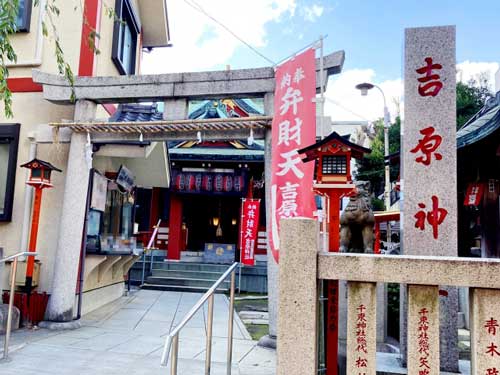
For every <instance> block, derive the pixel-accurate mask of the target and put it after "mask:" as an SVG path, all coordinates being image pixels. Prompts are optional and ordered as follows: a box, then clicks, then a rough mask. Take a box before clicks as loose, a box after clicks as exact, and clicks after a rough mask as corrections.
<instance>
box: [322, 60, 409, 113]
mask: <svg viewBox="0 0 500 375" xmlns="http://www.w3.org/2000/svg"><path fill="white" fill-rule="evenodd" d="M362 82H370V83H374V84H377V85H378V86H379V87H380V88H381V89H382V91H383V92H384V94H385V97H386V101H387V107H388V109H389V112H390V113H391V118H392V120H394V118H395V117H396V115H397V114H398V113H399V111H400V105H398V103H399V102H400V98H401V93H402V90H403V85H402V81H401V79H396V80H389V81H382V82H378V81H377V79H376V75H375V71H374V70H373V69H351V70H346V71H344V72H343V73H341V74H340V75H338V76H335V77H334V78H332V79H330V81H329V84H328V88H327V90H326V93H325V95H326V97H327V101H326V104H325V115H326V116H331V117H332V120H334V121H348V120H356V121H359V120H368V121H373V120H376V119H378V118H381V117H383V115H384V104H383V103H384V102H383V97H382V95H381V94H380V92H379V91H378V90H377V89H373V90H371V91H370V92H368V95H367V96H361V92H360V91H359V90H358V89H356V88H355V86H356V85H357V84H358V83H362ZM401 111H402V107H401Z"/></svg>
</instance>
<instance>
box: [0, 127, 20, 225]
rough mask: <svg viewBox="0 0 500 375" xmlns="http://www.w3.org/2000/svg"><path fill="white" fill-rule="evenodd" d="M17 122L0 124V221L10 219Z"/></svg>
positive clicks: (17, 136) (15, 161) (15, 159)
mask: <svg viewBox="0 0 500 375" xmlns="http://www.w3.org/2000/svg"><path fill="white" fill-rule="evenodd" d="M18 143H19V124H15V125H0V221H10V220H11V217H12V203H13V201H14V182H15V179H16V165H17V145H18Z"/></svg>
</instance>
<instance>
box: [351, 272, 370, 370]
mask: <svg viewBox="0 0 500 375" xmlns="http://www.w3.org/2000/svg"><path fill="white" fill-rule="evenodd" d="M347 293H348V296H347V355H346V357H347V373H348V374H358V373H359V374H365V375H375V374H376V368H377V363H376V353H377V327H376V325H377V284H376V283H360V282H354V281H349V282H348V283H347Z"/></svg>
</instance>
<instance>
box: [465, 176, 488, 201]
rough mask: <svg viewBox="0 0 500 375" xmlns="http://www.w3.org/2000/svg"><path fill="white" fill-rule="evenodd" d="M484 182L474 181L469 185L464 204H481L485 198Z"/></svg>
mask: <svg viewBox="0 0 500 375" xmlns="http://www.w3.org/2000/svg"><path fill="white" fill-rule="evenodd" d="M483 193H484V184H482V183H480V182H473V183H470V184H469V186H467V192H466V193H465V200H464V206H479V204H480V203H481V199H482V198H483Z"/></svg>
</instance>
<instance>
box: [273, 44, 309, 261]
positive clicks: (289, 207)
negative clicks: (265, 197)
mask: <svg viewBox="0 0 500 375" xmlns="http://www.w3.org/2000/svg"><path fill="white" fill-rule="evenodd" d="M314 55H315V53H314V49H312V48H311V49H309V50H307V51H305V52H303V53H302V54H300V55H298V56H296V57H295V58H293V59H291V60H288V61H287V62H285V63H284V64H283V65H280V66H279V67H278V68H277V69H276V75H275V77H276V89H275V92H274V95H275V97H274V119H273V128H272V142H273V143H272V155H273V156H272V169H271V171H272V177H271V229H270V230H271V233H269V236H268V237H269V239H270V240H269V243H270V248H271V251H272V254H273V257H274V259H275V260H276V262H278V261H279V248H280V240H279V221H280V219H282V218H291V217H308V218H312V217H313V211H314V194H313V192H312V183H313V175H314V163H303V162H302V160H301V158H300V156H299V155H298V154H297V150H298V149H301V148H303V147H305V146H309V145H311V144H313V143H314V142H315V141H316V104H315V103H314V98H315V97H316V66H315V56H314Z"/></svg>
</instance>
